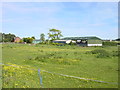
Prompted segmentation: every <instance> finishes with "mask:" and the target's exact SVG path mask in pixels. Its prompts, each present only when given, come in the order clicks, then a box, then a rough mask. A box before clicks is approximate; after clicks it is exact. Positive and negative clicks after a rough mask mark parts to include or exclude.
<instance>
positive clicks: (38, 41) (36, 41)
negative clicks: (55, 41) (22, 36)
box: [32, 39, 41, 44]
mask: <svg viewBox="0 0 120 90" xmlns="http://www.w3.org/2000/svg"><path fill="white" fill-rule="evenodd" d="M32 43H34V44H38V43H41V40H40V39H35V40H33V41H32Z"/></svg>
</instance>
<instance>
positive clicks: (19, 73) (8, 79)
mask: <svg viewBox="0 0 120 90" xmlns="http://www.w3.org/2000/svg"><path fill="white" fill-rule="evenodd" d="M0 65H2V66H3V71H2V81H3V82H2V83H3V87H4V88H55V87H57V84H56V82H57V83H58V87H59V86H61V87H67V85H68V86H71V87H74V88H75V87H76V88H80V87H88V88H89V87H95V86H97V87H101V86H105V85H106V84H109V85H110V86H111V85H112V86H113V87H116V86H117V85H118V83H114V82H105V81H100V80H94V79H88V78H82V77H76V76H70V75H64V74H59V73H54V72H50V71H46V70H41V69H36V68H30V67H29V66H19V65H16V64H12V65H10V64H2V63H0ZM65 84H67V85H65ZM76 84H77V85H76Z"/></svg>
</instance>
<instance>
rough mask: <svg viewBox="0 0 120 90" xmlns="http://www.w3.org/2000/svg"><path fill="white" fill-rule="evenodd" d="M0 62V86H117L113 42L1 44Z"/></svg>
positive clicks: (116, 58)
mask: <svg viewBox="0 0 120 90" xmlns="http://www.w3.org/2000/svg"><path fill="white" fill-rule="evenodd" d="M2 63H3V64H4V65H2V64H1V65H2V81H3V82H2V87H3V88H118V84H117V83H118V71H119V70H118V47H117V46H102V47H80V46H74V45H65V46H56V45H39V44H38V45H29V44H3V45H2ZM38 69H40V73H39V72H38ZM60 74H62V75H60ZM64 75H69V76H76V77H81V78H85V79H79V78H73V77H69V76H64ZM92 80H93V81H92ZM94 80H98V81H104V82H96V81H94ZM105 82H108V83H105Z"/></svg>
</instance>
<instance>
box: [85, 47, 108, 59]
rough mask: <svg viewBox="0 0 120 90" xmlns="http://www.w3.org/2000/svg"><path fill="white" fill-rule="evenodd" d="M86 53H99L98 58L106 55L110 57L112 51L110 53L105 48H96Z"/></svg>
mask: <svg viewBox="0 0 120 90" xmlns="http://www.w3.org/2000/svg"><path fill="white" fill-rule="evenodd" d="M86 53H89V54H90V53H91V54H97V56H96V57H97V58H105V57H110V53H108V52H107V51H105V50H103V49H95V50H92V51H89V52H86Z"/></svg>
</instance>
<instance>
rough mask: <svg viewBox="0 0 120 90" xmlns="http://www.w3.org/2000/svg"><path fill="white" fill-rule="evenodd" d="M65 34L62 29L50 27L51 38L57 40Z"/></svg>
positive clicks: (49, 34)
mask: <svg viewBox="0 0 120 90" xmlns="http://www.w3.org/2000/svg"><path fill="white" fill-rule="evenodd" d="M62 36H63V35H62V34H61V31H60V30H57V29H50V30H49V33H48V37H49V39H51V40H57V39H60V37H62Z"/></svg>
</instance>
